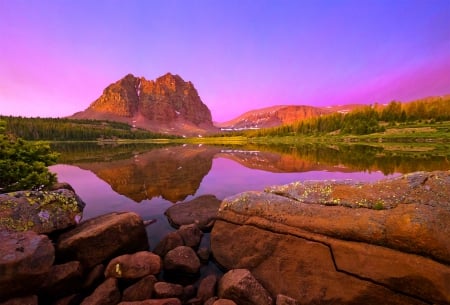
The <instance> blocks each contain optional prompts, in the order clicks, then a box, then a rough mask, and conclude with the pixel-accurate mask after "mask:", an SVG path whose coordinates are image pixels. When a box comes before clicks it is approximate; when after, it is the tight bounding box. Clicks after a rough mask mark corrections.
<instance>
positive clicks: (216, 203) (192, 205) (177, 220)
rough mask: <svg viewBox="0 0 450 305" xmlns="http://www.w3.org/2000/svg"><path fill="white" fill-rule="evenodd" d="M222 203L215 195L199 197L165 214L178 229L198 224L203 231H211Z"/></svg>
mask: <svg viewBox="0 0 450 305" xmlns="http://www.w3.org/2000/svg"><path fill="white" fill-rule="evenodd" d="M220 203H221V201H220V200H219V199H217V198H216V196H214V195H203V196H199V197H197V198H195V199H193V200H191V201H188V202H183V203H178V204H175V205H173V206H171V207H169V208H168V209H167V210H166V212H165V213H164V214H165V215H166V216H167V219H168V220H169V222H170V224H171V225H172V226H174V227H176V228H179V227H180V226H182V225H189V224H193V223H195V224H197V226H198V227H199V228H200V230H202V231H210V230H211V228H212V225H213V224H214V220H215V218H216V215H217V211H218V210H219V207H220Z"/></svg>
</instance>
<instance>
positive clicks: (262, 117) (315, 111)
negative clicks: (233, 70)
mask: <svg viewBox="0 0 450 305" xmlns="http://www.w3.org/2000/svg"><path fill="white" fill-rule="evenodd" d="M332 112H333V111H332V110H328V109H326V108H319V107H313V106H303V105H280V106H272V107H266V108H261V109H256V110H251V111H248V112H246V113H244V114H242V115H240V116H238V117H237V118H235V119H233V120H230V121H227V122H223V123H215V126H216V127H219V128H221V129H222V130H244V129H259V128H269V127H276V126H280V125H283V124H290V123H294V122H296V121H299V120H304V119H309V118H313V117H317V116H320V115H322V114H328V113H332Z"/></svg>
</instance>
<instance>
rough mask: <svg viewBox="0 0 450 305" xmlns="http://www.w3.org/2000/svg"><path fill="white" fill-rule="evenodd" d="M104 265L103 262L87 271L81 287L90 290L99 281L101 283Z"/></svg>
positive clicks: (103, 276)
mask: <svg viewBox="0 0 450 305" xmlns="http://www.w3.org/2000/svg"><path fill="white" fill-rule="evenodd" d="M104 273H105V266H104V265H103V264H98V265H97V266H95V267H94V268H92V270H91V271H90V272H89V273H88V275H87V276H86V278H85V280H84V282H83V285H82V287H83V289H84V290H87V291H90V290H91V289H93V288H95V287H96V286H98V285H99V284H100V283H102V282H103V281H104V280H105V275H104Z"/></svg>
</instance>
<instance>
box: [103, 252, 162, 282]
mask: <svg viewBox="0 0 450 305" xmlns="http://www.w3.org/2000/svg"><path fill="white" fill-rule="evenodd" d="M160 271H161V258H160V257H159V256H158V255H156V254H154V253H152V252H148V251H140V252H136V253H134V254H125V255H121V256H118V257H116V258H114V259H112V260H111V261H110V262H109V264H108V266H106V270H105V277H116V278H124V279H138V278H142V277H144V276H147V275H151V274H158V273H159V272H160Z"/></svg>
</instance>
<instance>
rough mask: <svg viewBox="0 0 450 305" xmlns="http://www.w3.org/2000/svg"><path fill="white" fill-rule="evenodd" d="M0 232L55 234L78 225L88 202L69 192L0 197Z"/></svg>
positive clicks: (19, 193) (46, 192)
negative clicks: (4, 230) (28, 231)
mask: <svg viewBox="0 0 450 305" xmlns="http://www.w3.org/2000/svg"><path fill="white" fill-rule="evenodd" d="M0 206H2V209H0V230H1V229H7V230H12V231H25V230H31V231H35V232H36V233H39V234H41V233H45V234H48V233H51V232H54V231H58V230H63V229H66V228H69V227H73V226H75V225H76V224H77V223H78V222H79V221H80V220H81V217H82V215H83V208H84V206H85V204H84V202H83V201H82V200H81V199H80V198H79V197H78V196H77V195H76V194H75V192H73V191H71V190H68V189H58V190H55V191H20V192H14V193H7V194H0Z"/></svg>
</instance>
